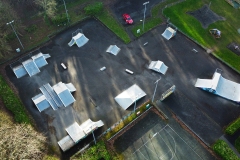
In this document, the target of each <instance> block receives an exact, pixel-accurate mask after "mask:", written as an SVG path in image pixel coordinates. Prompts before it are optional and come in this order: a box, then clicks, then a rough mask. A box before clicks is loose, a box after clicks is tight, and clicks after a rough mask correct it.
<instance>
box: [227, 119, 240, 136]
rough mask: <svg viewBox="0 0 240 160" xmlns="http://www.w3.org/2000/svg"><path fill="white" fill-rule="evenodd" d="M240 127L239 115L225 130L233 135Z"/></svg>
mask: <svg viewBox="0 0 240 160" xmlns="http://www.w3.org/2000/svg"><path fill="white" fill-rule="evenodd" d="M239 129H240V117H239V118H238V119H236V120H235V121H233V122H232V123H231V124H230V125H229V126H228V127H227V128H226V130H225V132H226V133H227V134H229V135H233V134H234V133H235V132H236V131H237V130H239Z"/></svg>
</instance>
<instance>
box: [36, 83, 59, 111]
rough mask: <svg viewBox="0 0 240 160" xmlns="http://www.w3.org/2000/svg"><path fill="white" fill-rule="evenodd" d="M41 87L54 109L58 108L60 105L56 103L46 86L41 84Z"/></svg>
mask: <svg viewBox="0 0 240 160" xmlns="http://www.w3.org/2000/svg"><path fill="white" fill-rule="evenodd" d="M39 89H40V91H41V92H42V93H43V95H44V96H45V97H46V99H47V101H48V102H49V104H50V105H51V107H52V108H53V110H57V109H58V105H57V104H56V103H55V101H54V100H53V98H52V97H51V95H50V94H49V93H48V91H47V90H46V88H45V87H44V86H41V87H40V88H39Z"/></svg>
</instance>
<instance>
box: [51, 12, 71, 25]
mask: <svg viewBox="0 0 240 160" xmlns="http://www.w3.org/2000/svg"><path fill="white" fill-rule="evenodd" d="M52 22H53V24H55V25H64V24H66V23H67V22H68V19H67V16H66V15H65V14H60V15H57V16H56V17H54V18H53V19H52Z"/></svg>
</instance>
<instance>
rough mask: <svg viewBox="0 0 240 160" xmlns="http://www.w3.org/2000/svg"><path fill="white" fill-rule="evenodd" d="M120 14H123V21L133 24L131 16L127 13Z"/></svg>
mask: <svg viewBox="0 0 240 160" xmlns="http://www.w3.org/2000/svg"><path fill="white" fill-rule="evenodd" d="M122 16H123V19H124V20H125V22H126V23H127V24H133V20H132V18H131V17H130V15H129V14H127V13H124V14H123V15H122Z"/></svg>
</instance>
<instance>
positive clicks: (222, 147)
mask: <svg viewBox="0 0 240 160" xmlns="http://www.w3.org/2000/svg"><path fill="white" fill-rule="evenodd" d="M213 150H214V152H216V153H217V154H218V155H219V156H221V157H222V158H223V159H224V160H240V158H238V156H237V155H236V154H235V153H234V152H233V151H232V149H231V148H230V147H229V146H228V144H227V143H226V142H225V141H223V140H218V141H217V142H216V143H215V144H214V145H213Z"/></svg>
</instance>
